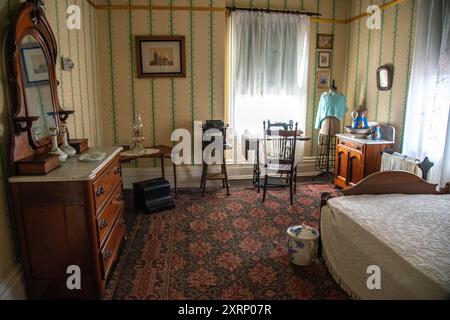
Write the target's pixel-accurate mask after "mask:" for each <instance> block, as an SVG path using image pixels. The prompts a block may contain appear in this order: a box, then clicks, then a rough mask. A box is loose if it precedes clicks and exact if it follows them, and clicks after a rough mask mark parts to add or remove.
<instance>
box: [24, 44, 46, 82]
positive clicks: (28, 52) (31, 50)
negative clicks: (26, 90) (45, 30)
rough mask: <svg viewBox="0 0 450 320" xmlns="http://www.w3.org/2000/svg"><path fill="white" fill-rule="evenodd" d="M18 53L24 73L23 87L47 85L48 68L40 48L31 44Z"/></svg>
mask: <svg viewBox="0 0 450 320" xmlns="http://www.w3.org/2000/svg"><path fill="white" fill-rule="evenodd" d="M20 51H21V56H22V63H23V69H24V71H25V86H27V87H29V86H37V85H45V84H47V83H48V81H49V77H48V66H47V60H46V59H45V55H44V52H43V51H42V48H41V47H40V46H39V45H35V44H34V43H33V44H32V45H29V46H24V47H22V48H21V49H20Z"/></svg>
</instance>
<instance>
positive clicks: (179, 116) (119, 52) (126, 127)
mask: <svg viewBox="0 0 450 320" xmlns="http://www.w3.org/2000/svg"><path fill="white" fill-rule="evenodd" d="M97 4H99V5H107V4H112V5H125V6H129V5H132V6H142V5H147V6H150V5H154V6H171V5H173V6H202V7H208V6H209V7H221V8H223V7H225V5H230V6H231V5H235V6H239V7H263V8H265V7H270V8H286V9H302V10H308V11H318V12H320V13H322V15H323V17H325V18H336V19H346V17H347V14H348V12H347V11H348V10H347V5H346V1H341V0H321V1H319V0H271V1H267V0H254V1H249V0H234V1H232V0H228V1H223V0H109V1H107V0H101V1H98V2H97ZM97 14H98V23H99V28H98V39H99V43H98V44H99V56H100V74H101V75H107V76H105V77H104V78H103V79H104V80H105V81H102V82H101V83H100V86H101V107H102V128H103V143H105V144H115V143H120V144H129V143H130V140H131V127H132V124H133V117H134V114H135V113H136V112H138V113H140V114H141V115H142V117H143V120H144V132H145V136H146V137H147V144H148V145H156V144H171V142H170V134H171V132H172V131H173V129H174V128H186V129H189V130H192V127H193V122H194V121H195V120H201V121H204V120H207V119H223V118H224V67H223V66H224V63H225V60H224V59H225V54H224V51H225V12H217V11H215V12H208V11H178V10H154V11H153V12H152V11H151V10H126V9H125V10H107V9H105V10H98V11H97ZM318 32H320V33H334V34H335V48H334V50H333V59H332V61H333V65H332V68H331V70H330V71H332V72H333V77H334V78H336V81H337V85H338V86H339V87H340V88H343V87H344V80H345V79H344V72H345V70H344V69H345V68H344V67H345V65H344V64H342V63H340V62H341V61H344V60H345V52H346V37H347V26H346V25H342V24H329V23H327V24H322V23H313V25H312V28H311V39H312V46H311V52H310V57H311V67H310V80H309V93H308V97H309V99H308V115H307V118H308V121H307V124H308V125H307V131H308V132H307V133H308V135H311V136H313V137H314V139H313V142H311V143H309V144H308V145H307V148H306V153H307V155H313V154H314V152H315V148H311V145H312V144H314V145H315V144H316V143H315V142H316V139H315V135H316V134H315V133H314V132H313V129H312V128H313V122H314V115H315V113H316V112H317V110H316V109H317V104H318V99H319V97H320V95H321V93H322V92H323V90H320V89H318V88H317V81H316V76H317V72H316V66H315V64H316V60H317V55H316V53H317V52H316V49H315V39H316V34H317V33H318ZM149 34H157V35H171V34H175V35H184V36H185V37H186V55H187V57H186V58H187V59H186V62H187V76H186V78H185V79H179V78H177V79H155V80H149V79H137V78H136V77H135V76H134V75H135V73H136V70H135V64H136V62H135V52H134V36H135V35H149ZM119 61H120V62H119ZM152 163H153V162H150V161H147V162H140V165H142V166H145V165H146V164H148V165H152Z"/></svg>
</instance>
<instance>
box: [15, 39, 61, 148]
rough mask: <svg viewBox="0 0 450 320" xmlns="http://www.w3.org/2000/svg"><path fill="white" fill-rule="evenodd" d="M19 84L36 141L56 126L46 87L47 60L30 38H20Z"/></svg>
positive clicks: (51, 100) (47, 83) (50, 96)
mask: <svg viewBox="0 0 450 320" xmlns="http://www.w3.org/2000/svg"><path fill="white" fill-rule="evenodd" d="M20 60H21V68H22V70H21V71H22V81H23V87H24V91H25V105H26V107H27V113H28V117H38V119H37V120H36V121H34V122H33V126H32V127H31V135H32V137H33V139H34V140H35V141H36V142H39V141H41V140H42V139H44V138H47V137H49V136H50V130H49V129H50V128H56V127H57V119H56V117H55V112H54V109H53V98H52V91H51V87H50V73H49V66H48V64H47V59H46V57H45V54H44V51H43V49H42V47H41V45H40V44H39V42H38V40H37V39H36V38H35V37H34V36H32V35H26V36H25V37H24V38H23V39H22V43H21V47H20Z"/></svg>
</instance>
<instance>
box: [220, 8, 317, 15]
mask: <svg viewBox="0 0 450 320" xmlns="http://www.w3.org/2000/svg"><path fill="white" fill-rule="evenodd" d="M226 8H227V9H228V10H230V11H236V10H240V11H259V12H268V13H288V14H303V15H305V16H310V17H311V16H315V17H320V16H322V14H320V13H318V12H307V11H296V10H283V9H262V8H237V7H226Z"/></svg>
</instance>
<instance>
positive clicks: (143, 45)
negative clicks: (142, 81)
mask: <svg viewBox="0 0 450 320" xmlns="http://www.w3.org/2000/svg"><path fill="white" fill-rule="evenodd" d="M136 59H137V76H138V78H184V77H186V56H185V38H184V37H183V36H137V37H136Z"/></svg>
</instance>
